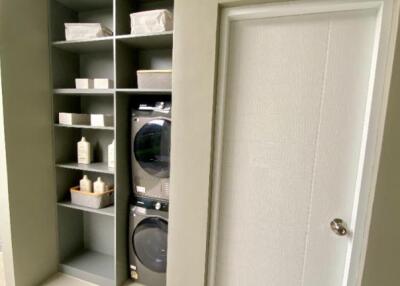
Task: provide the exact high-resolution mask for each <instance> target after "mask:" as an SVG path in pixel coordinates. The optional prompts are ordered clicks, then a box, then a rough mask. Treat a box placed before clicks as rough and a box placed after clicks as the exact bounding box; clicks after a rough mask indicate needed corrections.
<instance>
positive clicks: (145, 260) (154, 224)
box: [132, 217, 168, 273]
mask: <svg viewBox="0 0 400 286" xmlns="http://www.w3.org/2000/svg"><path fill="white" fill-rule="evenodd" d="M167 243H168V222H167V221H165V220H164V219H161V218H157V217H151V218H147V219H145V220H143V221H142V222H140V223H139V224H138V226H137V227H136V229H135V231H134V233H133V237H132V244H133V249H134V251H135V254H136V256H137V257H138V259H139V261H140V262H141V263H142V264H143V265H144V266H145V267H146V268H148V269H150V270H152V271H154V272H159V273H165V272H166V271H167V246H168V244H167Z"/></svg>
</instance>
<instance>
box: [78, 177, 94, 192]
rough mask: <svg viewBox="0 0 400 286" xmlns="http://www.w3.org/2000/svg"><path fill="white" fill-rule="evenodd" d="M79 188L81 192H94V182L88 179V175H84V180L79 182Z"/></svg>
mask: <svg viewBox="0 0 400 286" xmlns="http://www.w3.org/2000/svg"><path fill="white" fill-rule="evenodd" d="M79 187H80V190H81V192H87V193H91V192H92V181H91V180H90V179H89V178H88V176H87V175H84V176H83V178H82V180H81V181H80V182H79Z"/></svg>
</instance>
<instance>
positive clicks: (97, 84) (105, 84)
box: [94, 78, 114, 89]
mask: <svg viewBox="0 0 400 286" xmlns="http://www.w3.org/2000/svg"><path fill="white" fill-rule="evenodd" d="M113 85H114V82H113V81H112V80H111V79H108V78H95V79H94V88H95V89H108V88H113Z"/></svg>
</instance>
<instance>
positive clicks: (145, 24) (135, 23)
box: [131, 9, 173, 35]
mask: <svg viewBox="0 0 400 286" xmlns="http://www.w3.org/2000/svg"><path fill="white" fill-rule="evenodd" d="M172 29H173V17H172V14H171V12H170V11H168V10H166V9H159V10H151V11H144V12H138V13H133V14H131V34H133V35H141V34H152V33H161V32H166V31H171V30H172Z"/></svg>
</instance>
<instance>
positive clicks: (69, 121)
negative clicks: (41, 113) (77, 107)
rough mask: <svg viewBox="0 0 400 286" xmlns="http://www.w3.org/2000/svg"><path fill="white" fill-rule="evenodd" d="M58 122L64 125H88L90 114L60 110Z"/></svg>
mask: <svg viewBox="0 0 400 286" xmlns="http://www.w3.org/2000/svg"><path fill="white" fill-rule="evenodd" d="M58 122H59V123H60V124H65V125H90V115H89V114H78V113H67V112H60V113H59V114H58Z"/></svg>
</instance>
